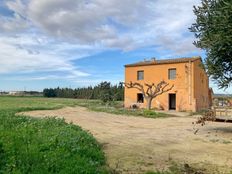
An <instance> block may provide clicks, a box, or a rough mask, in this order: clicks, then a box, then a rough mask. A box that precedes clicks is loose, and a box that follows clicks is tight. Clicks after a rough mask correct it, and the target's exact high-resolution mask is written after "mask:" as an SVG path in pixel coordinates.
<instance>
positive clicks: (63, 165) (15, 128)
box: [0, 97, 108, 173]
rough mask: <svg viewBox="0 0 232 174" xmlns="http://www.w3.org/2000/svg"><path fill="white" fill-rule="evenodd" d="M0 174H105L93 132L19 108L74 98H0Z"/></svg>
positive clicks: (54, 104) (60, 104) (63, 102)
mask: <svg viewBox="0 0 232 174" xmlns="http://www.w3.org/2000/svg"><path fill="white" fill-rule="evenodd" d="M0 103H1V104H0V173H108V172H107V170H106V168H105V167H104V166H105V157H104V153H103V152H102V151H101V147H100V145H99V144H98V143H97V142H96V140H95V139H94V138H93V136H92V135H90V134H88V133H86V132H85V131H83V130H82V129H81V128H80V127H78V126H75V125H72V124H67V123H65V122H64V120H62V119H56V118H46V119H35V118H29V117H24V116H16V115H15V113H17V112H19V111H28V110H37V109H55V108H60V107H63V106H73V105H76V102H75V101H74V100H69V99H62V100H61V99H53V100H48V99H45V98H29V97H27V98H26V97H21V98H18V97H17V98H16V97H0Z"/></svg>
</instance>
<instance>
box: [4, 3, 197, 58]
mask: <svg viewBox="0 0 232 174" xmlns="http://www.w3.org/2000/svg"><path fill="white" fill-rule="evenodd" d="M199 1H200V0H197V1H196V0H178V1H177V0H175V1H168V0H156V1H154V0H123V1H119V0H78V1H76V0H39V1H38V0H28V1H24V3H23V2H22V1H21V0H15V1H10V2H8V3H7V5H8V8H9V9H10V10H12V11H14V12H15V14H17V15H18V16H20V17H21V18H24V19H25V23H24V24H23V22H21V23H22V24H23V25H26V24H27V25H29V24H30V25H32V26H33V27H35V28H37V29H39V30H41V31H43V32H44V33H45V34H48V35H49V36H52V37H55V38H60V39H62V40H64V41H66V42H72V43H73V42H74V43H78V44H85V45H86V44H88V45H96V44H97V45H102V47H109V48H119V49H122V50H131V49H135V48H138V47H145V46H150V45H158V46H160V47H163V48H164V49H166V48H167V49H170V50H171V51H174V52H179V51H180V50H181V52H180V54H182V53H186V52H188V51H192V50H194V49H195V48H194V47H193V46H192V40H193V37H192V36H189V35H187V34H186V33H188V27H189V26H190V25H191V23H192V22H193V19H194V15H193V12H192V8H193V7H192V6H193V5H194V4H196V3H199ZM15 16H16V15H15ZM14 19H15V18H14ZM20 20H21V19H20ZM9 28H11V27H9ZM16 28H17V27H16ZM183 40H184V41H183ZM181 42H184V44H180V43H181ZM178 45H179V47H178ZM185 47H186V48H185Z"/></svg>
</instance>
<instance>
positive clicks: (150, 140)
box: [24, 107, 232, 173]
mask: <svg viewBox="0 0 232 174" xmlns="http://www.w3.org/2000/svg"><path fill="white" fill-rule="evenodd" d="M24 114H25V115H30V116H33V117H45V116H58V117H64V118H65V120H66V121H67V122H71V121H72V122H73V123H74V124H77V125H79V126H81V127H82V128H83V129H85V130H88V131H90V132H91V133H92V134H93V135H94V137H96V138H97V140H98V141H99V142H100V143H102V144H103V150H104V152H105V153H106V156H107V162H108V163H109V165H110V167H111V168H119V169H120V170H121V171H122V172H123V173H144V172H145V171H148V170H156V169H159V170H163V169H164V170H165V169H166V168H167V167H168V166H169V165H170V163H171V162H172V161H175V162H177V163H182V164H183V163H188V164H190V165H191V166H196V167H202V166H203V167H205V166H207V168H208V171H207V173H219V171H220V173H228V172H229V171H231V170H230V169H232V124H231V123H230V124H229V123H227V124H226V123H208V124H207V125H206V126H204V127H202V128H200V130H199V132H198V133H197V135H195V134H194V133H193V132H194V131H193V125H192V121H195V120H196V119H194V118H191V117H172V118H159V119H149V118H142V117H133V116H131V117H128V116H121V115H120V116H119V115H113V114H107V113H100V112H92V111H88V110H87V109H86V108H82V107H74V108H72V107H67V108H63V109H59V110H50V111H32V112H26V113H24ZM116 166H117V167H116ZM212 171H214V172H212Z"/></svg>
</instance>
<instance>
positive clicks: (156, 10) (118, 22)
mask: <svg viewBox="0 0 232 174" xmlns="http://www.w3.org/2000/svg"><path fill="white" fill-rule="evenodd" d="M199 3H200V0H173V1H169V0H0V24H1V25H0V65H1V68H0V90H1V91H12V90H38V91H42V90H43V89H44V88H53V87H58V86H59V87H71V88H77V87H83V86H88V85H96V84H98V83H99V82H101V81H110V82H112V83H113V84H116V83H118V82H120V81H123V80H124V65H125V64H129V63H134V62H137V61H141V60H144V59H150V58H152V57H155V58H156V59H165V58H179V57H191V56H202V57H203V58H204V57H205V54H204V52H203V51H202V50H200V49H197V48H196V47H195V46H194V45H193V44H192V43H193V41H194V35H193V33H190V32H189V30H188V28H189V27H190V26H191V24H192V23H193V22H194V20H195V16H194V14H193V5H198V4H199ZM210 86H211V87H213V90H214V92H215V93H232V88H228V89H227V90H226V91H224V90H219V89H218V88H217V85H215V84H214V83H213V82H210Z"/></svg>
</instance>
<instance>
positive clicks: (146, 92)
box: [124, 80, 174, 110]
mask: <svg viewBox="0 0 232 174" xmlns="http://www.w3.org/2000/svg"><path fill="white" fill-rule="evenodd" d="M124 84H125V87H127V88H135V89H138V90H139V91H140V92H142V94H143V97H144V98H145V100H146V101H147V109H149V110H150V109H151V102H152V100H153V99H154V98H156V97H157V96H159V95H161V94H163V93H165V92H168V91H170V90H172V88H173V87H174V85H172V86H171V87H169V88H168V86H169V83H167V82H165V81H164V80H162V81H161V82H159V83H158V84H157V85H155V84H154V83H152V84H151V85H150V84H147V83H145V84H144V85H142V84H140V83H138V82H130V83H124ZM144 87H146V89H144Z"/></svg>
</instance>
